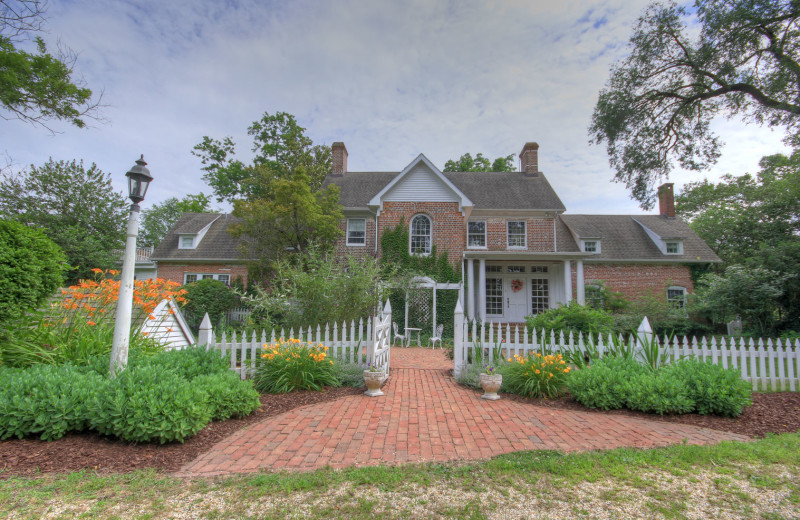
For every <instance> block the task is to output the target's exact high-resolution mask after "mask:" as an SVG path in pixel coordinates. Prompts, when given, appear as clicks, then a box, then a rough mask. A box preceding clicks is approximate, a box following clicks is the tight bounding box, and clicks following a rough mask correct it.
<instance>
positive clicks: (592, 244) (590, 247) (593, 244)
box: [583, 240, 600, 253]
mask: <svg viewBox="0 0 800 520" xmlns="http://www.w3.org/2000/svg"><path fill="white" fill-rule="evenodd" d="M583 252H584V253H599V252H600V241H599V240H584V241H583Z"/></svg>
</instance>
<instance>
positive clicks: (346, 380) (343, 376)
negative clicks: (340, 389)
mask: <svg viewBox="0 0 800 520" xmlns="http://www.w3.org/2000/svg"><path fill="white" fill-rule="evenodd" d="M333 365H334V367H335V369H336V377H337V378H338V379H339V383H340V384H341V386H352V387H353V388H361V387H362V386H364V367H363V366H361V365H359V364H358V363H337V362H334V364H333Z"/></svg>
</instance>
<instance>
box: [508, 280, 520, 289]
mask: <svg viewBox="0 0 800 520" xmlns="http://www.w3.org/2000/svg"><path fill="white" fill-rule="evenodd" d="M511 290H512V291H514V292H519V291H520V290H522V280H511Z"/></svg>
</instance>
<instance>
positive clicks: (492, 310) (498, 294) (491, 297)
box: [486, 278, 503, 316]
mask: <svg viewBox="0 0 800 520" xmlns="http://www.w3.org/2000/svg"><path fill="white" fill-rule="evenodd" d="M486 314H493V315H495V316H499V315H502V314H503V279H502V278H487V279H486Z"/></svg>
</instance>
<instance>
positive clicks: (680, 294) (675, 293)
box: [667, 287, 686, 309]
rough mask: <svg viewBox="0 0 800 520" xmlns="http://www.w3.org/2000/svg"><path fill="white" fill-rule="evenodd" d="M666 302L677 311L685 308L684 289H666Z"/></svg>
mask: <svg viewBox="0 0 800 520" xmlns="http://www.w3.org/2000/svg"><path fill="white" fill-rule="evenodd" d="M667 302H668V303H669V304H670V305H672V306H673V307H677V308H679V309H681V308H683V307H685V306H686V289H684V288H683V287H673V288H669V289H667Z"/></svg>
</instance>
